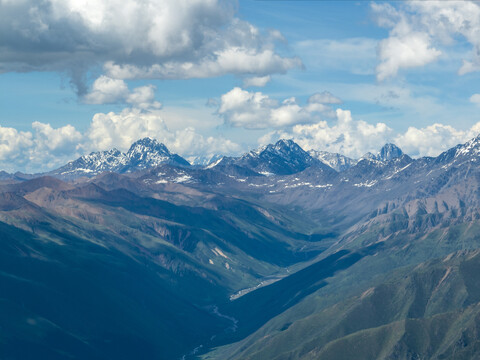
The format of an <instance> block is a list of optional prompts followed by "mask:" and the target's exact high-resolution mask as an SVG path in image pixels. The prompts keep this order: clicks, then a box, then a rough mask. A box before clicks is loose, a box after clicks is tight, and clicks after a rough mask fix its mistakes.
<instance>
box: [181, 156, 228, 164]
mask: <svg viewBox="0 0 480 360" xmlns="http://www.w3.org/2000/svg"><path fill="white" fill-rule="evenodd" d="M222 157H223V155H219V154H215V155H209V156H190V157H188V158H187V160H188V162H189V163H190V164H192V165H198V166H208V165H210V164H212V163H214V162H215V161H218V160H220V159H221V158H222Z"/></svg>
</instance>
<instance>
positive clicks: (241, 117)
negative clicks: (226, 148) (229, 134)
mask: <svg viewBox="0 0 480 360" xmlns="http://www.w3.org/2000/svg"><path fill="white" fill-rule="evenodd" d="M330 95H331V94H330ZM317 96H320V97H321V96H323V98H319V99H320V100H329V101H333V100H334V99H333V97H332V98H330V99H326V97H325V96H326V95H325V94H323V95H319V94H317ZM310 99H311V101H310V102H309V104H307V105H306V106H300V105H299V104H298V103H297V101H296V99H295V98H294V97H292V98H289V99H286V100H284V101H282V102H281V103H279V102H278V101H277V100H275V99H271V98H270V97H269V96H268V95H265V94H263V93H261V92H249V91H246V90H243V89H241V88H239V87H235V88H233V89H232V90H230V91H229V92H228V93H226V94H224V95H222V96H221V102H220V106H219V108H218V114H219V115H221V116H222V117H223V118H224V120H225V123H227V124H229V125H231V126H234V127H243V128H246V129H265V128H282V127H285V126H291V125H295V124H300V123H307V122H312V121H314V120H315V119H316V117H317V116H318V113H325V114H324V115H327V116H328V112H330V111H331V108H330V107H329V106H327V105H324V104H322V103H320V102H317V101H316V100H315V99H316V98H315V95H314V96H313V97H311V98H310ZM335 101H336V100H335Z"/></svg>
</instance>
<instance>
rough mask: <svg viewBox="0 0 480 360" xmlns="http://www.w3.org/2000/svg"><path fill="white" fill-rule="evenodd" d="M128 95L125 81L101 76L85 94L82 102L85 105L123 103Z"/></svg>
mask: <svg viewBox="0 0 480 360" xmlns="http://www.w3.org/2000/svg"><path fill="white" fill-rule="evenodd" d="M128 95H129V91H128V86H127V84H126V83H125V81H123V80H119V79H111V78H109V77H108V76H105V75H102V76H100V77H99V78H98V79H96V80H95V81H94V82H93V85H92V89H91V91H90V92H89V93H88V94H85V96H84V97H83V101H85V102H86V103H87V104H113V103H116V102H120V101H124V100H125V98H126V97H127V96H128Z"/></svg>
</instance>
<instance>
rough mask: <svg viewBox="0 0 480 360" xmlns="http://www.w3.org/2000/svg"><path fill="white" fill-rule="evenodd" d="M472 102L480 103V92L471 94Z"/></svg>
mask: <svg viewBox="0 0 480 360" xmlns="http://www.w3.org/2000/svg"><path fill="white" fill-rule="evenodd" d="M470 102H472V103H474V104H480V94H473V95H472V96H470Z"/></svg>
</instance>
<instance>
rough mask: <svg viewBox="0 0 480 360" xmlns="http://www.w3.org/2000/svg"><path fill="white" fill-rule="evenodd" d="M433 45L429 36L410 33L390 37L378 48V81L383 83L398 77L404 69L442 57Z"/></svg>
mask: <svg viewBox="0 0 480 360" xmlns="http://www.w3.org/2000/svg"><path fill="white" fill-rule="evenodd" d="M440 54H441V52H440V51H439V50H437V49H435V48H433V47H432V45H431V40H430V38H429V36H428V35H427V34H423V33H419V32H409V33H407V34H405V35H402V36H390V37H389V38H388V39H385V40H382V41H381V42H380V44H379V46H378V58H379V60H380V64H379V65H378V66H377V68H376V71H377V79H378V80H380V81H382V80H385V79H387V78H389V77H393V76H395V75H397V73H398V70H400V69H402V68H411V67H418V66H423V65H426V64H428V63H430V62H432V61H434V60H436V59H437V58H438V57H439V56H440Z"/></svg>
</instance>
